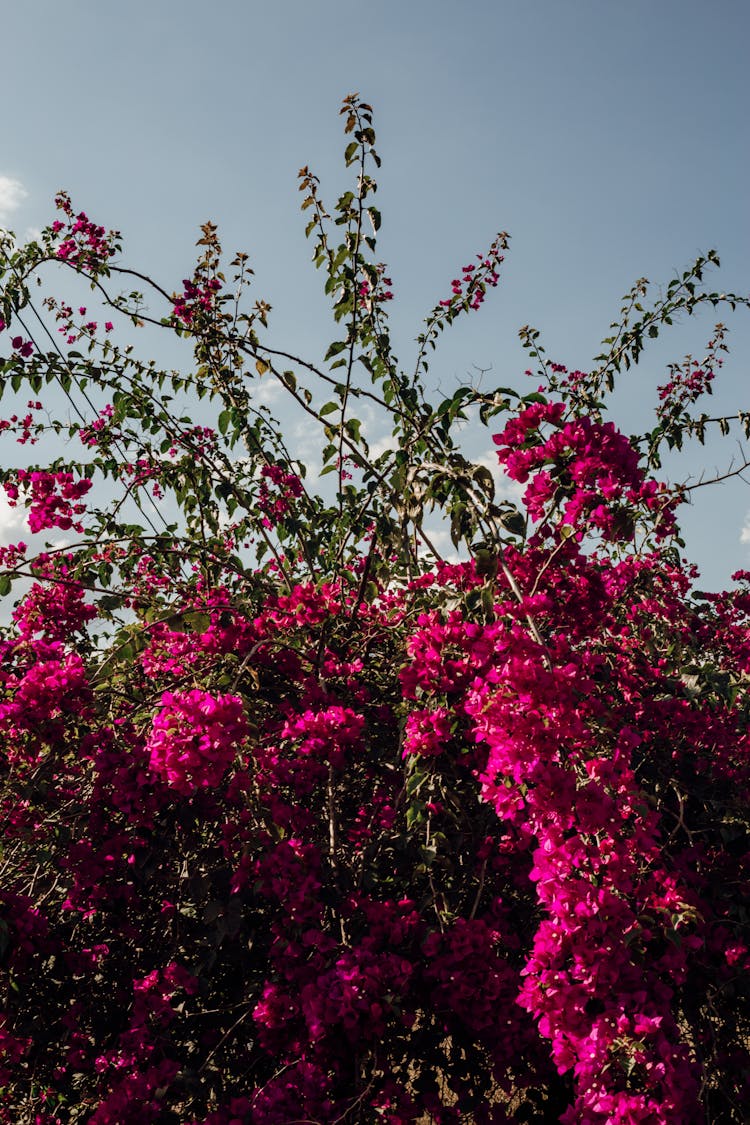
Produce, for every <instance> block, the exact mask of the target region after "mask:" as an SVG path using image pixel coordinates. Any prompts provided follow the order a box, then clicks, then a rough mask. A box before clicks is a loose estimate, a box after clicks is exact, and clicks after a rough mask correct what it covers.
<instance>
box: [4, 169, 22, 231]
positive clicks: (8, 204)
mask: <svg viewBox="0 0 750 1125" xmlns="http://www.w3.org/2000/svg"><path fill="white" fill-rule="evenodd" d="M28 194H29V193H28V192H27V190H26V188H25V187H24V186H23V184H22V183H21V181H20V180H14V179H12V177H11V176H0V221H4V220H5V219H6V218H7V217H8V215H10V213H11V212H12V211H15V210H16V209H17V208H18V207H20V206H21V204H22V203H23V201H24V199H25V198H26V196H27V195H28Z"/></svg>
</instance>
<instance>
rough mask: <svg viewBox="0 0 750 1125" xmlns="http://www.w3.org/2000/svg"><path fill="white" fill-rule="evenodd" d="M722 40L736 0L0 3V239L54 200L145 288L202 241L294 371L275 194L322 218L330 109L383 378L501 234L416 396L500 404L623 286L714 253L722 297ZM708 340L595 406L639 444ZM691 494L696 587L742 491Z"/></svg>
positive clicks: (296, 255) (728, 111) (746, 245)
mask: <svg viewBox="0 0 750 1125" xmlns="http://www.w3.org/2000/svg"><path fill="white" fill-rule="evenodd" d="M748 41H750V6H748V4H747V2H746V0H715V2H714V3H711V4H708V3H705V0H629V2H628V3H615V2H614V0H611V2H610V0H534V2H533V3H532V2H530V0H515V2H507V0H495V2H490V0H478V2H471V0H466V2H464V3H463V4H458V3H453V4H449V3H446V2H443V0H429V2H428V0H401V2H400V3H396V2H393V0H381V2H380V3H378V4H363V3H350V4H349V5H341V4H334V3H330V2H328V0H320V2H319V3H317V4H310V3H304V2H301V0H273V2H272V3H264V4H259V3H253V2H252V0H244V2H241V0H214V3H212V4H210V5H209V4H205V3H196V2H193V0H186V2H185V0H183V2H180V3H177V2H176V0H160V2H159V3H155V2H154V0H151V2H149V3H145V2H144V0H130V2H129V3H128V4H115V3H112V2H109V3H108V2H106V0H71V2H70V3H68V4H65V5H61V4H59V3H57V2H54V3H53V2H52V0H34V3H29V4H13V5H7V6H6V10H5V11H4V13H3V42H4V48H5V50H4V52H3V55H4V62H3V79H4V87H5V91H6V94H5V98H4V113H3V128H2V144H1V145H0V223H3V224H4V225H8V226H11V227H13V228H14V229H15V230H17V231H18V233H19V234H23V233H24V231H25V230H26V229H27V228H33V227H36V226H41V225H43V224H44V223H46V222H47V221H48V220H49V219H50V218H51V216H52V196H53V195H54V193H55V191H56V190H57V189H58V188H60V187H65V188H66V189H67V190H68V191H69V192H70V193H71V195H72V197H73V201H74V204H75V205H76V207H79V208H82V209H85V210H86V211H88V212H89V214H90V215H91V216H92V217H94V218H96V219H97V221H100V222H102V223H104V224H105V225H108V226H115V227H118V228H119V229H120V230H122V232H123V234H124V236H125V251H126V257H127V259H128V262H129V263H130V264H132V265H133V266H135V267H137V268H144V269H147V270H149V271H152V272H153V273H154V274H155V275H157V276H158V278H159V279H160V280H161V281H162V282H163V283H164V284H165V287H166V288H168V289H172V288H175V287H179V284H180V279H181V278H182V277H184V276H187V274H188V272H189V271H190V268H191V263H192V260H193V254H194V249H193V246H194V242H195V239H196V237H197V230H198V227H199V225H200V223H202V222H204V221H205V220H206V219H212V220H213V221H215V222H217V223H218V224H219V227H220V231H221V234H222V236H223V240H224V244H225V247H226V248H227V249H235V248H238V249H240V248H241V249H245V250H247V251H248V252H249V253H250V255H251V259H252V264H253V265H254V268H255V271H256V287H255V295H256V296H263V297H265V298H267V299H268V300H269V301H270V302H271V304H272V305H273V307H274V311H273V314H272V320H271V327H272V331H271V336H270V339H271V341H273V343H274V344H275V345H276V346H280V347H285V348H287V349H288V350H290V351H293V352H294V351H296V352H299V353H304V354H305V355H307V356H309V357H310V358H314V359H317V358H320V356H321V355H322V354H323V353H324V351H325V348H326V346H327V344H328V342H329V341H330V339H331V338H332V329H331V322H330V319H329V318H328V317H327V312H326V303H325V300H324V298H323V296H322V294H321V278H320V277H319V276H317V275H316V274H315V271H314V270H313V268H312V266H311V265H310V262H309V258H310V247H309V246H308V244H307V243H306V242H305V239H304V235H303V225H304V223H303V219H302V217H301V216H300V213H299V196H298V192H297V184H296V174H297V170H298V169H299V167H300V166H301V165H302V164H309V165H310V166H311V167H312V168H313V169H314V170H315V171H317V172H318V174H319V175H320V177H321V179H322V182H323V188H322V190H323V194H324V197H325V198H326V199H327V200H330V201H333V200H335V197H336V195H337V194H338V193H339V191H340V190H341V189H342V188H343V187H344V186H345V183H346V181H345V173H344V172H343V166H342V161H341V151H342V147H343V146H342V135H341V129H340V124H339V120H338V108H339V105H340V102H341V100H342V98H343V97H344V96H345V95H346V94H347V93H349V92H351V91H354V90H357V91H359V92H360V93H361V94H362V96H363V97H364V98H365V99H366V100H368V101H369V102H371V103H372V104H373V106H374V109H375V113H376V122H375V124H376V129H377V132H378V150H379V152H380V155H381V157H382V159H383V167H382V169H381V173H380V179H379V182H380V192H379V195H380V200H379V205H380V208H381V210H382V212H383V217H384V222H383V230H382V236H381V239H380V242H379V248H378V249H379V254H380V255H381V256H382V257H383V258H384V259H385V260H386V261H387V262H388V263H389V266H390V274H391V276H392V278H393V282H394V290H395V294H396V300H395V301H394V303H393V309H392V318H393V324H394V330H395V338H396V343H397V347H396V350H397V354H398V355H399V356H400V358H402V360H404V361H407V360H408V359H409V358H410V356H411V355H412V354H413V349H412V343H411V342H412V340H413V338H414V336H415V335H416V334H417V333H418V331H419V329H420V320H421V318H422V316H423V315H424V314H425V313H426V312H427V311H428V310H429V309H430V308H431V307H432V306H433V304H434V303H435V301H436V300H437V299H438V298H440V297H442V296H443V295H444V294H445V292H447V290H448V289H449V283H450V279H451V278H452V277H454V276H455V274H456V271H457V269H458V268H460V266H461V265H463V264H464V263H466V262H468V261H469V260H470V258H471V257H472V255H473V254H475V253H476V252H478V251H479V250H481V249H483V248H484V247H485V246H486V245H488V244H489V242H490V241H491V239H492V237H493V235H494V233H495V232H496V231H497V230H500V229H504V230H508V231H509V232H510V233H511V235H512V243H511V251H510V253H509V255H508V256H507V259H506V264H505V271H504V276H503V279H502V282H501V285H500V287H499V288H498V289H497V290H495V291H494V293H493V294H492V295H491V299H489V300H488V301H487V302H486V304H485V305H484V307H483V308H482V310H481V311H480V312H479V314H478V315H476V316H475V317H472V318H471V319H467V320H466V321H465V323H464V324H463V325H460V326H459V325H457V326H456V327H455V328H454V329H453V330H452V331H451V333H450V334H449V335H446V336H445V337H444V343H443V345H442V348H441V350H440V352H439V353H437V356H436V359H435V362H434V363H433V365H432V367H431V371H430V377H431V378H433V379H434V380H435V382H436V383H437V384H439V386H440V387H442V388H444V389H446V390H450V389H452V388H453V387H454V386H455V385H456V383H457V381H458V380H461V379H466V378H467V377H469V376H470V375H471V374H472V372H475V371H476V369H477V368H491V372H490V374H489V375H488V376H487V377H486V378H487V381H488V382H489V383H491V384H496V383H508V382H513V383H516V384H517V385H523V384H524V380H523V375H522V372H523V370H524V368H525V367H526V366H528V363H527V361H526V358H525V355H524V353H523V352H522V350H521V349H520V347H519V345H518V342H517V330H518V328H519V327H520V326H521V325H522V324H526V323H531V324H534V325H535V326H536V327H538V328H539V329H540V330H541V332H542V336H543V339H544V342H545V345H546V348H547V351H548V353H549V355H550V356H551V357H552V358H554V359H556V360H558V361H559V362H562V363H565V364H567V365H568V366H571V367H583V368H585V367H586V366H588V365H589V364H590V361H591V357H592V356H593V355H594V354H596V351H597V350H598V349H597V344H598V342H599V340H600V339H601V338H602V336H604V335H607V328H608V325H609V322H610V320H611V319H613V318H614V317H615V316H616V315H617V311H618V309H619V304H620V298H621V296H622V294H623V293H624V292H625V291H626V290H627V289H628V288H629V287H630V285H631V284H632V282H633V281H634V280H635V279H636V278H637V277H641V276H646V277H648V278H649V279H651V280H652V281H653V282H665V283H666V282H667V281H668V280H669V279H670V278H671V277H672V276H673V274H674V272H675V271H677V270H682V269H683V268H685V267H686V266H687V265H688V264H689V263H690V261H691V260H692V259H693V258H694V257H695V256H696V255H697V254H698V253H700V252H704V251H706V250H708V249H709V248H711V247H715V248H716V249H717V250H718V251H719V253H720V255H721V258H722V270H721V271H720V272H719V274H718V275H717V277H716V288H717V289H721V290H727V289H734V290H736V291H738V292H747V291H750V269H749V268H748V261H749V260H750V254H749V253H748V251H750V217H749V214H748V191H747V183H748V171H749V165H750V146H749V145H748V129H747V112H748V106H749V105H750V97H749V95H750V68H748V66H747V59H746V50H747V43H748ZM13 181H15V182H16V183H17V184H18V185H20V188H18V189H16V191H15V196H14V191H13V186H12V182H13ZM712 323H713V321H712V319H711V318H710V317H708V318H703V319H702V320H701V321H700V322H699V323H697V324H693V323H692V322H690V323H688V324H686V325H685V326H683V327H682V328H678V329H677V330H676V331H675V332H674V334H673V335H672V336H671V337H668V339H667V342H666V344H664V343H663V342H662V341H661V340H660V341H659V347H658V348H655V349H654V350H653V351H652V352H651V353H649V355H648V356H647V358H646V361H645V364H644V367H643V370H642V371H641V372H639V373H638V375H637V376H636V377H634V378H632V379H630V380H628V381H627V382H624V383H623V385H622V387H621V390H620V392H619V394H618V399H617V408H618V414H617V416H616V418H618V419H619V420H620V422H621V424H622V425H623V428H625V429H626V430H631V429H633V430H637V429H639V428H645V427H644V426H643V422H644V420H647V417H648V415H647V408H648V406H649V405H650V404H651V403H652V402H653V395H654V388H655V386H656V385H657V384H658V383H659V382H662V381H663V376H664V370H665V364H666V363H667V362H668V361H669V360H671V359H678V358H680V357H681V356H682V355H683V354H684V353H685V352H686V351H693V352H694V353H696V354H700V352H701V349H702V347H703V346H704V344H705V342H706V341H707V340H708V338H709V337H710V335H711V327H712ZM730 327H731V330H732V331H731V334H730V344H731V346H732V353H731V355H730V358H729V359H728V360H727V363H726V365H725V368H724V371H723V372H722V375H721V377H720V378H721V384H720V387H719V388H718V389H717V394H716V396H715V397H716V404H715V405H716V407H717V408H722V409H726V410H727V411H730V410H734V409H738V408H744V409H747V408H749V407H750V394H749V393H748V377H749V376H750V364H749V363H748V360H749V359H750V319H749V318H748V315H747V314H745V315H744V316H743V315H742V314H738V315H737V316H736V317H735V318H733V319H732V320H730ZM649 356H650V357H651V358H649ZM528 389H532V388H531V386H529V388H528ZM477 452H481V451H477ZM732 455H737V456H739V455H740V451H739V450H738V448H737V446H736V445H733V444H732V443H731V442H725V443H724V446H723V447H716V448H714V447H713V446H712V447H711V448H709V449H708V450H700V449H698V450H697V451H696V452H695V453H694V454H693V453H691V454H689V455H688V456H687V457H686V458H685V459H684V460H683V462H682V463H681V465H679V466H671V465H670V471H671V472H673V473H674V475H675V476H676V477H680V478H682V477H685V476H688V475H690V474H692V475H693V476H696V475H699V474H700V472H701V471H702V470H703V469H705V470H706V472H707V473H708V474H712V473H713V472H714V471H715V470H717V469H719V470H720V469H721V468H723V467H725V465H726V463H727V462H728V461H729V460H730V458H731V457H732ZM694 495H695V504H694V506H693V508H692V509H691V511H690V512H689V513H687V516H686V519H685V521H684V522H685V526H686V530H687V534H688V546H689V552H688V553H689V554H690V556H691V557H692V558H693V559H694V560H696V561H697V562H698V563H699V565H700V567H701V570H702V571H703V574H704V580H705V583H706V585H712V586H720V585H724V584H726V583H727V581H728V576H729V574H730V573H731V572H732V571H733V570H735V569H737V568H738V567H742V566H744V567H750V522H749V521H748V516H749V514H750V489H748V487H747V486H746V485H745V484H744V483H743V482H742V481H740V480H735V481H734V482H732V483H731V484H727V485H723V486H721V487H720V488H715V489H707V488H706V489H701V490H698V491H697V492H696V493H695V494H694ZM743 528H746V529H747V530H746V531H745V541H744V542H743V541H742V534H743Z"/></svg>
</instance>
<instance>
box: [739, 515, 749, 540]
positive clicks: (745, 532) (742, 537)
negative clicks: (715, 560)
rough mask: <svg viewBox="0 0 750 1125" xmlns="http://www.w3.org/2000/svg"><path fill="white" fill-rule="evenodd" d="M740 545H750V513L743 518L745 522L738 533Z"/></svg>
mask: <svg viewBox="0 0 750 1125" xmlns="http://www.w3.org/2000/svg"><path fill="white" fill-rule="evenodd" d="M740 543H750V512H748V513H747V515H746V516H745V522H744V524H743V525H742V531H741V532H740Z"/></svg>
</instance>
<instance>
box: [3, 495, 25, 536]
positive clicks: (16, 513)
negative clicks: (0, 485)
mask: <svg viewBox="0 0 750 1125" xmlns="http://www.w3.org/2000/svg"><path fill="white" fill-rule="evenodd" d="M24 533H25V534H24ZM28 535H29V528H28V525H27V523H26V509H25V508H24V507H23V505H22V504H19V506H18V507H17V508H11V506H10V504H9V503H8V497H7V496H6V495H5V492H4V491H2V490H0V543H2V544H4V545H6V546H7V544H8V543H13V542H14V541H16V542H17V541H18V539H19V538H24V539H28Z"/></svg>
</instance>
